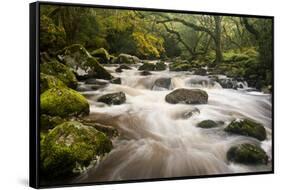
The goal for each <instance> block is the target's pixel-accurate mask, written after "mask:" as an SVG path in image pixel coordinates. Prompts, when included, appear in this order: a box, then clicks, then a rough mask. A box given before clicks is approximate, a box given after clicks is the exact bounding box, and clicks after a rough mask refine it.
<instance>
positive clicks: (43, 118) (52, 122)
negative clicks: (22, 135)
mask: <svg viewBox="0 0 281 190" xmlns="http://www.w3.org/2000/svg"><path fill="white" fill-rule="evenodd" d="M65 121H66V120H65V119H64V118H61V117H59V116H50V115H46V114H41V115H40V130H41V131H45V130H48V129H52V128H54V127H55V126H57V125H59V124H61V123H63V122H65Z"/></svg>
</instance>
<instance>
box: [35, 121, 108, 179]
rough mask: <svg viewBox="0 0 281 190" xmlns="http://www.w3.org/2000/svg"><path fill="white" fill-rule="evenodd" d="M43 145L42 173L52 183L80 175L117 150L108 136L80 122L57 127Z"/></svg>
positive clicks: (45, 138) (42, 141)
mask: <svg viewBox="0 0 281 190" xmlns="http://www.w3.org/2000/svg"><path fill="white" fill-rule="evenodd" d="M40 145H41V146H40V151H41V153H40V170H41V172H42V174H43V176H45V177H46V178H51V179H54V178H65V177H68V176H73V175H76V174H79V173H81V172H82V171H83V168H85V167H87V166H89V165H90V163H91V162H92V161H93V160H95V159H97V158H98V156H102V155H104V154H105V153H108V152H110V150H111V149H112V148H113V146H112V142H111V141H110V139H109V138H108V137H107V136H106V135H105V134H104V133H102V132H99V131H97V130H96V129H95V128H93V127H91V126H86V125H83V124H81V123H79V122H76V121H70V122H64V123H62V124H60V125H58V126H56V127H55V128H54V129H52V130H51V131H50V132H49V133H48V134H47V135H46V136H45V137H44V138H43V139H42V140H41V143H40Z"/></svg>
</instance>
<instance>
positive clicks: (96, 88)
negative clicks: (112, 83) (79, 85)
mask: <svg viewBox="0 0 281 190" xmlns="http://www.w3.org/2000/svg"><path fill="white" fill-rule="evenodd" d="M105 87H106V85H98V84H92V85H91V89H92V90H99V89H101V88H105Z"/></svg>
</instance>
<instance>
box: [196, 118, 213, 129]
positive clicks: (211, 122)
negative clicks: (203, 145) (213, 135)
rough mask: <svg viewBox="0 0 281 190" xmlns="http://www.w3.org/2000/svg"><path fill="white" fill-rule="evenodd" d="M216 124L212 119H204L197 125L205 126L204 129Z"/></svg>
mask: <svg viewBox="0 0 281 190" xmlns="http://www.w3.org/2000/svg"><path fill="white" fill-rule="evenodd" d="M217 126H218V124H217V123H216V122H214V121H213V120H204V121H201V122H200V123H198V124H197V127H200V128H205V129H208V128H213V127H217Z"/></svg>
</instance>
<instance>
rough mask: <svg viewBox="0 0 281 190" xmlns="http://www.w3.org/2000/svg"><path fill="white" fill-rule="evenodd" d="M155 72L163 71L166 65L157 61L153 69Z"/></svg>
mask: <svg viewBox="0 0 281 190" xmlns="http://www.w3.org/2000/svg"><path fill="white" fill-rule="evenodd" d="M154 70H155V71H163V70H166V65H165V63H164V62H163V61H159V62H157V63H156V64H155V68H154Z"/></svg>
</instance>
